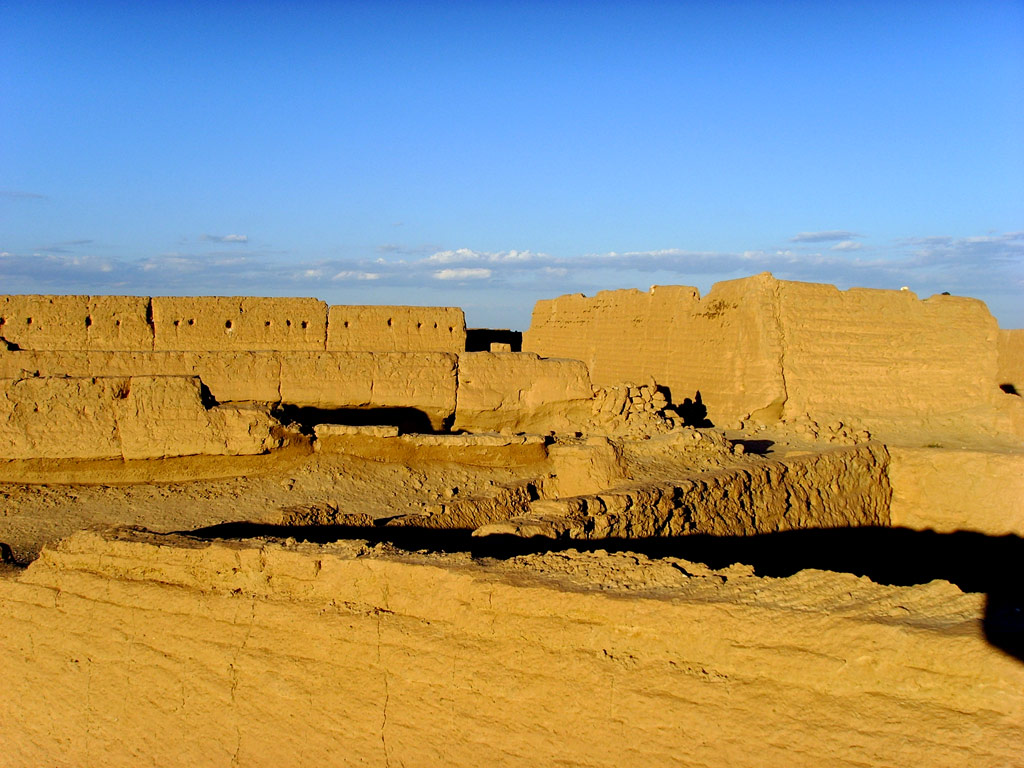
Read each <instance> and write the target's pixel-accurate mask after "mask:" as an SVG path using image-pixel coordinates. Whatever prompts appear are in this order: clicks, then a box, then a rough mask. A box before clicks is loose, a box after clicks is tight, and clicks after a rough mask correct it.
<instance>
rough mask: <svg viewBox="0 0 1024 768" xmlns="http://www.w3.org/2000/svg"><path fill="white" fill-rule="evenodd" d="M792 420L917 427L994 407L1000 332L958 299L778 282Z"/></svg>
mask: <svg viewBox="0 0 1024 768" xmlns="http://www.w3.org/2000/svg"><path fill="white" fill-rule="evenodd" d="M777 290H778V312H779V317H780V321H781V329H782V336H783V350H784V352H783V357H782V361H781V362H782V368H783V373H784V375H785V379H786V395H787V398H788V399H787V402H786V412H787V413H788V414H791V415H797V414H802V413H805V412H807V413H811V414H813V415H816V416H828V415H833V416H836V417H852V418H857V417H863V418H868V419H871V418H874V419H907V418H909V419H913V420H916V421H920V420H922V419H925V418H928V417H930V416H935V415H938V416H941V415H945V414H948V413H950V412H955V411H967V410H970V409H972V408H975V407H977V406H979V405H991V404H992V403H993V402H994V401H995V398H996V397H998V396H999V395H1000V393H999V391H998V387H997V382H996V378H997V367H998V363H997V349H996V336H997V333H998V326H997V324H996V321H995V318H993V317H992V315H991V314H990V313H989V311H988V308H987V307H986V306H985V304H984V303H983V302H981V301H978V300H977V299H969V298H964V297H960V296H932V297H931V298H929V299H925V300H923V301H922V300H919V299H918V298H917V296H916V295H914V294H913V293H912V292H910V291H882V290H873V289H865V288H852V289H850V290H848V291H840V290H838V289H837V288H836V287H835V286H832V285H822V284H817V283H797V282H789V281H778V286H777Z"/></svg>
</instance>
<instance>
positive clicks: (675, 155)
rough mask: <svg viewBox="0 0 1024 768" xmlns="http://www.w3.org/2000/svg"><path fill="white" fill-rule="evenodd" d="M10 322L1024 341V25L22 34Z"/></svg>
mask: <svg viewBox="0 0 1024 768" xmlns="http://www.w3.org/2000/svg"><path fill="white" fill-rule="evenodd" d="M0 51H2V54H0V56H2V61H3V64H2V66H0V292H3V293H29V292H39V293H138V294H157V295H159V294H220V295H224V294H255V295H300V296H318V297H320V298H323V299H326V300H328V301H330V302H333V303H409V304H434V303H437V304H455V305H458V306H462V307H463V308H465V309H466V312H467V319H468V321H469V323H470V324H471V325H478V326H492V327H515V328H524V327H526V326H527V325H528V322H529V314H530V310H531V308H532V304H533V302H534V301H535V300H536V299H538V298H544V297H550V296H555V295H559V294H562V293H568V292H584V293H588V294H590V293H593V292H595V291H596V290H600V289H604V288H618V287H639V288H647V287H648V286H649V285H651V284H669V283H678V284H685V285H696V286H698V287H699V288H701V290H702V291H706V290H707V289H708V288H709V287H710V286H711V284H712V283H713V282H715V281H717V280H722V279H730V278H734V277H740V276H744V275H747V274H754V273H756V272H760V271H764V270H770V271H772V272H773V273H775V275H776V276H777V277H780V278H787V279H797V280H812V281H818V282H829V283H835V284H837V285H839V286H840V287H843V288H846V287H850V286H854V285H861V286H869V287H884V288H898V287H900V286H901V285H909V286H910V287H911V288H912V289H913V290H915V291H916V292H917V293H918V294H919V295H921V296H927V295H930V294H932V293H936V292H940V291H944V290H948V291H951V292H953V293H959V294H965V295H970V296H976V297H978V298H982V299H984V300H985V301H986V302H988V304H989V307H990V308H991V309H992V311H993V313H994V314H995V315H996V316H997V318H999V320H1000V324H1001V325H1002V326H1003V327H1024V3H1021V2H1016V3H1009V2H981V1H979V2H971V3H966V2H958V3H943V2H921V3H897V2H889V3H872V2H856V3H844V2H829V3H825V2H820V3H819V2H814V3H796V2H788V3H787V2H770V3H769V2H728V3H727V2H721V3H710V2H708V3H667V2H666V3H646V4H645V3H636V2H634V3H629V4H628V5H627V4H626V3H611V2H607V3H601V2H596V3H568V2H566V3H556V2H548V3H530V2H505V3H499V2H478V3H466V4H460V3H443V4H442V3H439V4H431V3H427V2H418V3H408V4H403V3H399V2H389V3H372V2H353V3H312V2H307V3H302V2H297V3H285V2H255V3H250V4H243V3H217V2H205V3H184V2H181V3H170V2H165V3H161V2H146V3H105V2H100V1H98V0H93V2H89V3H77V4H75V3H52V4H51V3H46V2H31V3H24V2H18V1H17V0H11V1H9V2H7V3H5V4H3V5H2V6H0Z"/></svg>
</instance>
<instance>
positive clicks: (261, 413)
mask: <svg viewBox="0 0 1024 768" xmlns="http://www.w3.org/2000/svg"><path fill="white" fill-rule="evenodd" d="M276 424H277V422H276V421H275V420H274V419H273V418H271V416H270V415H269V413H268V412H267V411H266V410H260V409H254V408H239V407H235V406H217V407H212V408H207V407H206V406H205V405H204V404H203V402H202V398H201V392H200V383H199V380H198V379H197V378H194V377H185V376H128V377H100V378H67V377H46V378H29V379H20V380H13V379H4V380H0V458H3V459H126V460H130V459H153V458H163V457H168V456H192V455H211V456H218V455H240V454H258V453H263V452H265V451H267V450H269V449H271V448H273V447H276V445H277V443H276V441H275V439H274V438H273V437H272V436H271V428H272V427H273V426H275V425H276Z"/></svg>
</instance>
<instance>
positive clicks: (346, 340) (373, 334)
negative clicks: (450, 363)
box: [327, 305, 466, 352]
mask: <svg viewBox="0 0 1024 768" xmlns="http://www.w3.org/2000/svg"><path fill="white" fill-rule="evenodd" d="M327 349H328V350H329V351H332V352H462V351H464V350H465V349H466V316H465V314H464V313H463V311H462V310H461V309H459V308H458V307H403V306H348V305H341V306H332V307H331V308H330V310H329V314H328V323H327Z"/></svg>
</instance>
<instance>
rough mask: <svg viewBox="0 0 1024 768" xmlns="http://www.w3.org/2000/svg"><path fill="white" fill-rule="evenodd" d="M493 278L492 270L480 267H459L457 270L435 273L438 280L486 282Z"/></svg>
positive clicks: (444, 270)
mask: <svg viewBox="0 0 1024 768" xmlns="http://www.w3.org/2000/svg"><path fill="white" fill-rule="evenodd" d="M490 276H491V270H489V269H483V268H481V267H478V268H476V269H473V268H470V267H459V268H456V269H442V270H439V271H437V272H435V273H434V277H436V278H437V279H438V280H486V279H487V278H489V277H490Z"/></svg>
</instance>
